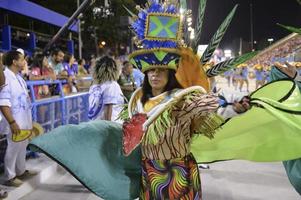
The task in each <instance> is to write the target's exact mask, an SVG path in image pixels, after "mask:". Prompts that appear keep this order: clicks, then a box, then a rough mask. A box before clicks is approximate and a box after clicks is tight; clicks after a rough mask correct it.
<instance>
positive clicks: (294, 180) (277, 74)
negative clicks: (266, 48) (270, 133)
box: [270, 67, 301, 195]
mask: <svg viewBox="0 0 301 200" xmlns="http://www.w3.org/2000/svg"><path fill="white" fill-rule="evenodd" d="M270 76H271V80H272V81H276V80H281V79H286V78H288V77H287V75H286V74H284V73H283V72H281V71H280V70H279V69H277V68H276V67H272V70H271V74H270ZM296 84H297V85H298V87H299V89H300V91H301V83H300V82H296ZM283 165H284V168H285V171H286V173H287V176H288V178H289V180H290V182H291V184H292V185H293V186H294V188H295V189H296V191H297V192H298V193H299V194H300V195H301V158H299V159H295V160H289V161H284V162H283Z"/></svg>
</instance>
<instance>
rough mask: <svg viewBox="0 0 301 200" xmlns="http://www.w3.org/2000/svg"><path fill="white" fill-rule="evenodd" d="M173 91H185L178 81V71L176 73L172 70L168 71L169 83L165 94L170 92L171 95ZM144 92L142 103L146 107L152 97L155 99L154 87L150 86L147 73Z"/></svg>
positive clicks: (143, 87)
mask: <svg viewBox="0 0 301 200" xmlns="http://www.w3.org/2000/svg"><path fill="white" fill-rule="evenodd" d="M173 89H183V87H182V86H181V84H180V83H179V82H178V80H177V79H176V71H174V70H172V69H168V82H167V84H166V86H165V88H164V91H163V92H166V91H168V92H169V95H170V93H171V91H172V90H173ZM142 92H143V95H142V98H141V103H142V104H143V105H145V103H146V102H147V101H148V100H149V99H150V98H151V97H153V93H152V87H151V85H150V84H149V81H148V76H147V72H146V73H145V77H144V81H143V86H142Z"/></svg>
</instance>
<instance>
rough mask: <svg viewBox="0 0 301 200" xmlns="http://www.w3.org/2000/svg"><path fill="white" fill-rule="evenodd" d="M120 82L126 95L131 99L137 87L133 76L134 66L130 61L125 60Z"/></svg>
mask: <svg viewBox="0 0 301 200" xmlns="http://www.w3.org/2000/svg"><path fill="white" fill-rule="evenodd" d="M118 83H119V85H120V88H121V90H122V92H123V94H124V96H125V97H126V99H127V100H128V101H129V100H130V98H131V96H132V94H133V92H134V91H135V89H136V86H135V80H134V77H133V66H132V64H130V63H129V62H124V65H123V68H122V72H121V75H120V78H119V80H118Z"/></svg>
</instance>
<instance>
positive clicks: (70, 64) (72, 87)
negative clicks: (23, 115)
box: [63, 53, 78, 93]
mask: <svg viewBox="0 0 301 200" xmlns="http://www.w3.org/2000/svg"><path fill="white" fill-rule="evenodd" d="M74 63H75V58H74V56H73V55H72V54H70V53H66V54H65V56H64V63H63V66H64V71H65V72H67V75H68V85H64V90H66V93H71V92H72V93H76V92H77V91H78V89H77V88H76V74H77V70H76V66H75V65H74Z"/></svg>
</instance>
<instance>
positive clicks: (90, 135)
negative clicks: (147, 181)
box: [30, 120, 141, 200]
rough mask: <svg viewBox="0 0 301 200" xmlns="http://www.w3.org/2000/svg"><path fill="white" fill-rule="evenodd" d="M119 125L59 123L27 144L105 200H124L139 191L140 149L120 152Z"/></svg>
mask: <svg viewBox="0 0 301 200" xmlns="http://www.w3.org/2000/svg"><path fill="white" fill-rule="evenodd" d="M121 133H122V126H121V125H119V124H117V123H113V122H108V121H100V120H98V121H92V122H88V123H82V124H80V125H67V126H62V127H59V128H57V129H54V130H53V131H51V132H49V133H47V134H44V135H43V136H41V137H38V138H36V139H34V140H33V141H31V143H30V148H31V149H32V150H35V151H40V152H43V153H46V155H48V156H49V157H50V158H52V159H54V160H55V161H57V162H58V163H59V164H61V165H62V166H63V167H65V168H66V169H67V170H68V171H69V172H70V173H71V174H72V175H73V176H74V177H75V178H77V179H78V180H79V181H80V182H81V183H82V184H83V185H84V186H85V187H86V188H88V189H89V190H90V191H92V192H93V193H95V194H96V195H98V196H100V197H102V198H104V199H106V200H123V199H124V200H128V199H134V198H136V197H138V195H139V189H140V177H141V170H140V161H141V153H140V151H139V150H140V149H137V150H135V151H134V152H133V153H132V154H131V155H130V156H129V157H125V156H123V153H122V145H121Z"/></svg>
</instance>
